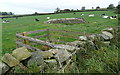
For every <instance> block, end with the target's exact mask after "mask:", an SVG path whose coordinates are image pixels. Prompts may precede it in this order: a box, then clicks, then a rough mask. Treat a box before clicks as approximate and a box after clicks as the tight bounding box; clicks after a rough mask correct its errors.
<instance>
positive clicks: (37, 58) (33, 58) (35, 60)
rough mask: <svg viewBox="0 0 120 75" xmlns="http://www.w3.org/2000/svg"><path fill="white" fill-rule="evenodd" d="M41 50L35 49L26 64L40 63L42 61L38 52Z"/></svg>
mask: <svg viewBox="0 0 120 75" xmlns="http://www.w3.org/2000/svg"><path fill="white" fill-rule="evenodd" d="M40 53H41V51H35V52H33V53H32V56H31V57H30V59H29V60H28V66H29V65H31V64H35V63H36V64H37V65H42V64H43V63H44V59H43V56H42V55H41V54H40Z"/></svg>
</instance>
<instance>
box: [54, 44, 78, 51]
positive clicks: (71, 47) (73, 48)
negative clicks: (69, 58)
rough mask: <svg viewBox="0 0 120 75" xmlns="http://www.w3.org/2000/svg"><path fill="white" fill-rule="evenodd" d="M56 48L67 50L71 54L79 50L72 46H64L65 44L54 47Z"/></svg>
mask: <svg viewBox="0 0 120 75" xmlns="http://www.w3.org/2000/svg"><path fill="white" fill-rule="evenodd" d="M54 47H55V48H58V49H66V50H68V51H70V52H73V51H74V50H76V49H77V48H76V47H74V46H70V45H63V44H57V45H54Z"/></svg>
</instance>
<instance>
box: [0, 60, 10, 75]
mask: <svg viewBox="0 0 120 75" xmlns="http://www.w3.org/2000/svg"><path fill="white" fill-rule="evenodd" d="M9 69H10V67H9V66H8V65H6V64H5V63H3V62H0V75H1V74H4V73H5V72H7V71H8V70H9Z"/></svg>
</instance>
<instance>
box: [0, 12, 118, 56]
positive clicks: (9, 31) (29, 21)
mask: <svg viewBox="0 0 120 75" xmlns="http://www.w3.org/2000/svg"><path fill="white" fill-rule="evenodd" d="M81 13H83V14H85V15H84V16H80V14H81ZM89 14H95V16H94V17H88V15H89ZM101 14H106V15H107V16H114V15H117V14H115V13H114V11H94V12H76V14H75V15H74V14H73V13H64V14H52V15H38V16H26V17H19V18H18V19H16V18H6V19H3V20H9V21H10V23H4V24H2V51H3V54H4V53H6V52H9V53H10V52H11V51H12V50H13V49H15V47H16V44H15V40H16V37H15V34H16V32H18V33H21V32H27V31H34V30H40V29H59V30H68V31H77V32H86V33H99V32H100V31H101V30H102V29H104V28H107V27H111V26H117V25H118V20H117V19H113V20H112V19H104V18H102V17H101V16H100V15H101ZM46 17H50V18H51V19H57V18H84V19H85V20H86V22H87V23H86V24H44V23H43V22H44V21H47V19H46ZM35 18H37V19H40V21H38V22H36V21H35V20H34V19H35Z"/></svg>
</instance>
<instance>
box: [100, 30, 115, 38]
mask: <svg viewBox="0 0 120 75" xmlns="http://www.w3.org/2000/svg"><path fill="white" fill-rule="evenodd" d="M102 34H104V35H106V36H108V37H109V39H112V38H113V35H112V34H111V33H110V32H107V31H102Z"/></svg>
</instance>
